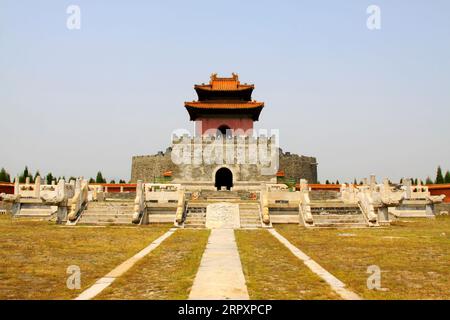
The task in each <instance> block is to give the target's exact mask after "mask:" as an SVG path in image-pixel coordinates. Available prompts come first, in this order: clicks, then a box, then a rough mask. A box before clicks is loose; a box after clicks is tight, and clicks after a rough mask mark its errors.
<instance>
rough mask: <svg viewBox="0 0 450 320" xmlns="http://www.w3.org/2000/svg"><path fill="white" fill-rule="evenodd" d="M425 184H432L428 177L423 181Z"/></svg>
mask: <svg viewBox="0 0 450 320" xmlns="http://www.w3.org/2000/svg"><path fill="white" fill-rule="evenodd" d="M425 184H433V181H432V180H431V178H430V177H427V180H426V181H425Z"/></svg>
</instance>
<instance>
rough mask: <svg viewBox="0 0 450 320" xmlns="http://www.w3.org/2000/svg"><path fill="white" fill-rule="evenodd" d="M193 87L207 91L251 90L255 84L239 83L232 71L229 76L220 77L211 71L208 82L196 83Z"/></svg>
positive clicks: (237, 77)
mask: <svg viewBox="0 0 450 320" xmlns="http://www.w3.org/2000/svg"><path fill="white" fill-rule="evenodd" d="M194 88H195V90H207V91H242V90H253V89H254V88H255V86H254V85H252V84H246V83H245V84H241V82H240V81H239V76H238V75H237V74H236V73H233V74H232V77H231V78H220V77H218V76H217V73H213V74H212V75H211V80H210V81H209V84H197V85H195V86H194Z"/></svg>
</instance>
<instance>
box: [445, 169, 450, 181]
mask: <svg viewBox="0 0 450 320" xmlns="http://www.w3.org/2000/svg"><path fill="white" fill-rule="evenodd" d="M444 183H450V171H448V170H447V172H446V173H445V177H444Z"/></svg>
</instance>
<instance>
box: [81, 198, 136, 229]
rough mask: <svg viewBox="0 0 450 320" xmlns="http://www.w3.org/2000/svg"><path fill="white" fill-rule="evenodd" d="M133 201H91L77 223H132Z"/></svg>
mask: <svg viewBox="0 0 450 320" xmlns="http://www.w3.org/2000/svg"><path fill="white" fill-rule="evenodd" d="M133 209H134V202H133V201H126V200H121V201H112V200H109V201H102V202H89V203H88V205H87V208H86V209H85V210H84V211H83V213H82V214H81V217H80V220H79V221H78V223H77V224H97V225H108V224H130V225H131V224H132V218H133Z"/></svg>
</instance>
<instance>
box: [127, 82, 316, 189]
mask: <svg viewBox="0 0 450 320" xmlns="http://www.w3.org/2000/svg"><path fill="white" fill-rule="evenodd" d="M194 89H195V91H196V93H197V96H198V100H197V101H192V102H185V104H184V106H185V108H186V110H187V112H188V113H189V117H190V120H191V121H195V135H194V136H193V137H190V136H182V137H173V141H172V146H171V147H170V148H168V149H167V150H166V152H164V153H163V152H161V153H159V154H156V155H152V156H135V157H133V163H132V173H131V181H132V182H135V181H137V180H138V179H139V180H143V181H145V182H152V181H155V179H156V178H158V177H162V176H170V177H171V180H172V182H174V183H181V184H184V185H199V186H200V185H201V186H202V187H209V188H217V189H225V188H226V189H228V190H229V189H231V188H233V189H235V190H239V189H247V188H250V187H252V186H259V185H260V184H261V183H276V182H277V177H278V178H279V177H280V176H283V177H285V178H290V179H292V180H296V181H298V180H299V179H300V178H305V179H307V180H308V181H310V182H315V181H317V163H316V159H315V158H313V157H305V156H299V155H296V154H291V153H288V152H286V153H283V152H282V151H281V149H280V148H279V145H278V139H277V137H276V136H263V135H260V136H257V135H256V132H254V126H253V124H254V122H255V121H258V120H259V116H260V113H261V111H262V109H263V108H264V103H263V102H257V101H254V100H252V92H253V89H254V85H252V84H246V83H245V84H241V83H240V81H239V78H238V75H237V74H234V73H233V74H232V77H227V78H222V77H218V76H217V75H216V74H213V75H212V76H211V79H210V82H209V83H208V84H200V85H195V86H194Z"/></svg>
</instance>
